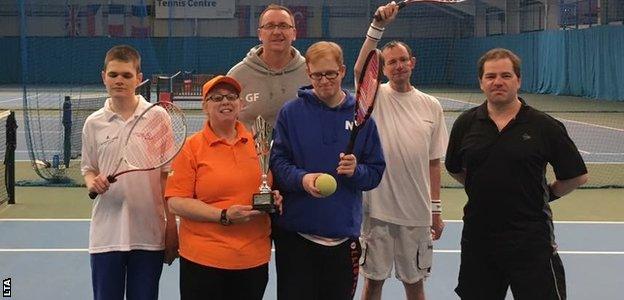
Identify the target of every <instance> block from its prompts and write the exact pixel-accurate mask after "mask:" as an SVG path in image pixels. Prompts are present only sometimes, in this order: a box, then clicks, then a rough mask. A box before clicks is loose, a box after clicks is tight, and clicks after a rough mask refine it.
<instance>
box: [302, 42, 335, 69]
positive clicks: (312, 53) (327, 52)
mask: <svg viewBox="0 0 624 300" xmlns="http://www.w3.org/2000/svg"><path fill="white" fill-rule="evenodd" d="M325 57H329V58H333V59H334V60H335V61H336V63H337V64H338V65H339V66H342V65H343V64H344V59H343V57H342V48H340V46H338V44H336V43H334V42H326V41H320V42H316V43H314V44H312V46H310V48H308V51H306V54H305V59H306V63H308V64H309V63H312V62H315V61H317V60H319V59H321V58H325Z"/></svg>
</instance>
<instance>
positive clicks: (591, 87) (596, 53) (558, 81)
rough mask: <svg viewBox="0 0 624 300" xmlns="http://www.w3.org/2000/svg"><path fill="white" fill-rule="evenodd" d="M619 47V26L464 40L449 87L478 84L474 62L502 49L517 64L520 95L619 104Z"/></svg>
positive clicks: (623, 82) (622, 80)
mask: <svg viewBox="0 0 624 300" xmlns="http://www.w3.org/2000/svg"><path fill="white" fill-rule="evenodd" d="M622 45H624V27H623V26H598V27H593V28H589V29H584V30H571V31H568V30H565V31H561V30H559V31H543V32H532V33H524V34H518V35H507V36H495V37H485V38H471V39H464V40H462V41H461V42H460V45H459V47H457V53H456V55H457V63H456V66H455V67H454V70H455V72H454V75H453V83H454V84H457V85H475V84H478V81H477V71H476V62H477V60H478V59H479V57H480V56H481V55H482V54H483V53H484V52H485V51H487V50H489V49H492V48H496V47H503V48H508V49H510V50H512V51H514V52H515V53H516V54H518V55H519V56H520V58H521V59H522V90H523V91H526V92H533V93H547V94H556V95H560V94H563V95H575V96H583V97H589V98H598V99H604V100H614V101H624V46H622ZM462 52H463V54H462ZM462 69H464V70H471V71H468V72H466V71H461V70H462Z"/></svg>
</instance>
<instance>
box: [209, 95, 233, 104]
mask: <svg viewBox="0 0 624 300" xmlns="http://www.w3.org/2000/svg"><path fill="white" fill-rule="evenodd" d="M223 99H227V100H228V101H236V100H238V94H234V93H231V94H225V95H222V94H214V95H212V96H208V97H206V100H209V101H212V102H221V101H223Z"/></svg>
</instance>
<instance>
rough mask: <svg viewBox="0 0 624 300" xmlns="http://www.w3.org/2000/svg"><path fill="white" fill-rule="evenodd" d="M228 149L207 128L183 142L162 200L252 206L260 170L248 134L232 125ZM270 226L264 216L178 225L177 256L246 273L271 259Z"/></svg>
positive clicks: (215, 205)
mask: <svg viewBox="0 0 624 300" xmlns="http://www.w3.org/2000/svg"><path fill="white" fill-rule="evenodd" d="M236 130H237V131H238V136H237V138H236V141H235V142H234V143H233V144H228V143H227V142H226V141H225V140H224V139H221V138H218V137H217V136H216V135H215V134H214V132H213V131H212V129H211V128H210V126H208V125H207V123H206V125H204V128H203V130H202V131H201V132H198V133H195V134H194V135H192V136H191V137H189V138H188V140H187V141H186V144H185V145H184V147H183V148H182V151H181V152H180V154H179V155H178V156H177V157H176V158H175V160H174V161H173V164H172V170H173V174H171V175H170V176H169V178H168V180H167V189H166V191H165V197H167V198H169V197H184V198H195V199H198V200H201V201H202V202H204V203H206V204H209V205H212V206H214V207H218V208H220V209H223V208H228V207H230V206H231V205H234V204H239V205H251V204H252V196H253V194H254V193H257V192H258V187H259V186H260V183H261V179H260V176H261V171H260V164H259V163H258V158H257V156H256V150H255V146H254V141H253V137H252V135H251V133H250V132H249V131H248V130H247V129H246V128H245V126H244V125H242V123H240V122H237V123H236ZM270 233H271V226H270V220H269V216H268V215H267V214H262V215H258V216H255V217H252V219H251V220H250V221H249V222H246V223H242V224H232V225H230V226H223V225H221V224H220V223H213V222H195V221H191V220H187V219H185V218H181V220H180V232H179V238H180V255H181V256H183V257H184V258H186V259H188V260H190V261H193V262H195V263H198V264H201V265H205V266H210V267H214V268H220V269H230V270H239V269H248V268H252V267H257V266H259V265H262V264H265V263H267V262H268V261H269V259H270V257H271V241H270V239H269V235H270Z"/></svg>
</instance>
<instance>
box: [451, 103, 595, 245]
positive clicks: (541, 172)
mask: <svg viewBox="0 0 624 300" xmlns="http://www.w3.org/2000/svg"><path fill="white" fill-rule="evenodd" d="M520 101H521V102H522V106H521V108H520V111H519V112H518V114H517V115H516V117H515V118H514V119H512V120H511V121H510V122H509V124H508V125H507V126H506V127H505V128H503V130H501V131H500V132H499V131H498V128H497V127H496V124H495V123H494V121H492V119H490V117H489V116H488V112H487V104H486V103H487V102H484V103H483V104H482V105H480V106H478V107H475V108H473V109H470V110H468V111H466V112H464V113H462V114H461V115H460V116H459V118H458V119H457V121H455V124H453V129H452V131H451V137H450V141H449V145H448V150H447V153H446V158H445V165H446V169H447V170H448V171H449V172H451V173H460V172H461V171H462V169H465V170H466V182H465V190H466V194H467V195H468V203H467V204H466V206H465V207H464V230H463V234H462V243H466V242H471V241H476V242H484V241H490V242H494V243H496V244H499V245H501V246H512V247H514V246H516V245H520V244H522V243H529V244H540V245H554V236H553V228H552V212H551V210H550V206H549V205H548V199H549V194H548V186H547V182H546V177H545V173H546V164H547V163H550V164H551V165H552V167H553V169H554V171H555V175H556V177H557V179H561V180H563V179H570V178H574V177H577V176H580V175H583V174H585V173H587V169H586V168H585V163H584V162H583V159H582V158H581V155H580V154H579V152H578V150H577V149H576V146H575V145H574V143H573V142H572V140H571V139H570V137H569V136H568V133H567V131H566V129H565V127H564V125H563V124H562V123H561V122H559V121H557V120H556V119H554V118H553V117H551V116H549V115H547V114H545V113H543V112H540V111H538V110H536V109H534V108H532V107H531V106H528V105H526V103H525V102H524V100H522V99H520Z"/></svg>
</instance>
